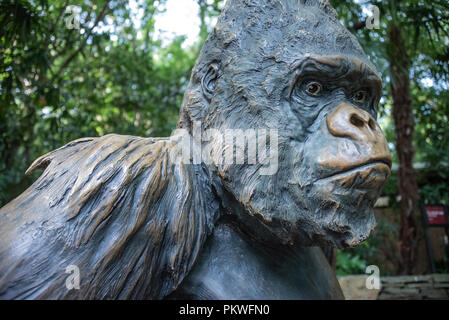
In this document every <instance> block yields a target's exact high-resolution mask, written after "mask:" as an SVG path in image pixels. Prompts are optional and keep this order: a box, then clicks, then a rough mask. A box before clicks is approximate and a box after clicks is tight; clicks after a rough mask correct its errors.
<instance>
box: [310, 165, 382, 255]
mask: <svg viewBox="0 0 449 320" xmlns="http://www.w3.org/2000/svg"><path fill="white" fill-rule="evenodd" d="M390 166H391V160H390V161H385V162H380V161H376V162H373V163H367V164H364V165H362V166H358V167H356V168H351V169H348V170H346V171H343V172H339V173H336V174H334V175H331V176H328V177H325V178H321V179H319V180H317V181H316V182H315V183H314V184H313V186H312V194H313V200H312V201H313V202H315V203H317V202H318V203H321V205H320V206H319V208H318V210H319V211H320V214H319V215H317V216H318V218H319V219H317V221H316V222H317V223H318V224H319V225H320V227H321V231H322V232H320V233H318V234H315V235H313V236H312V237H316V239H315V241H316V242H320V243H323V244H327V245H329V244H331V245H334V246H336V247H338V248H346V247H354V246H356V245H358V244H360V243H361V242H363V241H364V240H365V239H367V238H368V236H369V235H370V233H371V231H372V230H374V228H375V226H376V220H375V217H374V210H373V207H374V204H375V202H376V200H377V198H378V197H379V195H380V192H381V189H382V186H383V185H384V183H385V182H386V181H387V180H388V178H389V176H390Z"/></svg>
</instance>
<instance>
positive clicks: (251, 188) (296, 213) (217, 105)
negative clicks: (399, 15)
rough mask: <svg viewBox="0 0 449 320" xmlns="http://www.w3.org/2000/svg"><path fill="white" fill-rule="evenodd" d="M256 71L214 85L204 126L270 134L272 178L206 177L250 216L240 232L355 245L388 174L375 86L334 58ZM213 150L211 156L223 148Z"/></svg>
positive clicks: (360, 66) (365, 67)
mask: <svg viewBox="0 0 449 320" xmlns="http://www.w3.org/2000/svg"><path fill="white" fill-rule="evenodd" d="M262 70H263V71H260V70H255V71H249V72H253V74H251V73H249V74H248V73H247V74H246V75H245V76H242V75H241V73H235V72H229V71H228V72H225V73H224V74H226V73H227V74H231V76H225V75H223V76H222V77H220V79H219V80H218V81H217V82H216V83H215V84H214V89H215V90H214V96H213V98H212V100H211V106H212V108H211V109H212V110H214V111H213V113H210V114H209V115H208V116H207V117H206V120H207V121H206V123H205V125H206V128H207V127H208V128H214V127H215V128H217V127H218V128H233V129H242V130H247V129H258V128H265V129H276V130H277V135H278V137H277V138H278V144H279V145H278V154H277V160H278V170H277V171H276V172H275V173H274V174H272V175H263V174H261V169H262V168H263V167H264V166H263V165H262V164H261V163H256V164H254V165H250V164H248V163H245V164H242V165H238V164H234V165H225V164H218V165H216V166H213V169H212V170H213V171H215V172H216V174H217V175H218V176H219V177H220V178H221V181H222V184H223V186H224V187H225V188H226V189H227V190H228V191H229V192H230V193H231V194H232V195H233V196H234V197H235V198H236V199H237V200H238V201H239V202H240V204H241V205H242V207H243V208H244V209H245V211H246V212H247V213H248V214H249V215H250V216H252V218H251V219H249V220H247V219H243V220H245V221H246V222H245V225H246V226H245V227H246V228H247V229H248V230H249V232H251V229H254V230H256V228H259V227H260V225H263V226H264V227H266V228H268V229H269V231H270V232H271V233H273V234H274V235H276V236H277V237H279V239H281V240H282V241H284V242H289V243H300V244H303V245H322V244H333V245H336V246H338V247H348V246H355V245H357V244H359V243H360V242H361V241H363V240H365V239H366V238H367V237H368V235H369V234H370V232H371V230H372V229H373V228H374V226H375V218H374V214H373V206H374V203H375V201H376V199H377V197H378V196H379V193H380V191H381V188H382V186H383V184H384V183H385V182H386V180H387V179H388V176H389V174H390V167H391V156H390V153H389V150H388V146H387V142H386V140H385V137H384V135H383V133H382V131H381V129H380V127H379V126H378V124H377V122H376V120H375V119H376V113H377V104H378V101H379V98H380V92H381V80H380V79H379V77H378V76H377V74H376V73H375V71H374V70H373V69H372V68H371V67H370V66H369V64H368V63H365V62H363V61H361V60H360V59H359V58H356V57H348V56H339V55H305V56H302V57H300V58H299V59H296V60H295V62H294V63H292V64H290V65H288V64H285V63H284V64H282V63H275V64H273V65H271V67H269V68H262ZM239 77H242V79H244V78H245V77H247V82H246V83H245V82H244V81H242V80H239ZM270 83H275V84H276V85H273V86H270ZM235 92H239V95H240V98H239V99H237V96H239V95H236V94H235ZM230 96H232V99H231V98H230ZM223 101H227V102H228V103H229V102H230V101H232V105H225V104H223ZM208 143H209V144H210V143H211V144H218V142H217V141H214V139H211V141H210V142H208ZM249 143H251V141H249V139H246V146H248V145H249ZM226 148H233V146H225V149H226ZM214 152H215V153H220V154H215V155H213V156H214V157H220V156H222V152H223V149H220V148H218V149H216V150H215V151H214V149H213V148H212V153H214ZM258 156H259V154H258ZM248 221H250V222H249V223H248ZM255 232H256V231H255Z"/></svg>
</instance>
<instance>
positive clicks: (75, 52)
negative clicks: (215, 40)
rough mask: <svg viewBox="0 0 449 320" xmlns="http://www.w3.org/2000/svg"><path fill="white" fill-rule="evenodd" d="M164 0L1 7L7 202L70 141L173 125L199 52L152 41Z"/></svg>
mask: <svg viewBox="0 0 449 320" xmlns="http://www.w3.org/2000/svg"><path fill="white" fill-rule="evenodd" d="M163 2H164V1H153V0H140V1H137V4H138V8H137V9H134V8H132V7H130V4H129V2H127V1H109V0H99V1H95V2H93V1H89V0H85V1H70V3H69V2H67V1H62V0H55V1H51V2H50V1H46V0H41V1H25V0H19V1H16V0H4V1H2V2H1V3H0V153H1V158H0V206H2V205H3V204H5V203H6V202H8V201H9V200H11V198H12V197H14V196H16V195H17V194H19V193H20V192H22V191H23V190H24V189H25V188H26V187H27V186H28V185H29V184H30V183H31V182H32V181H33V180H34V179H35V178H36V176H37V175H38V173H37V174H36V175H34V176H32V177H25V176H24V171H25V170H26V168H27V167H28V166H29V165H30V164H31V162H32V161H33V160H34V159H35V158H37V157H38V156H40V155H42V154H44V153H46V152H48V151H50V150H52V149H55V148H58V147H60V146H61V145H63V144H65V143H67V142H69V141H71V140H74V139H77V138H80V137H83V136H99V135H104V134H108V133H112V132H115V133H119V134H131V135H140V136H167V135H169V134H170V133H171V131H172V130H173V129H174V128H175V126H176V123H177V120H178V112H179V107H180V105H181V102H182V96H183V93H184V90H185V88H186V86H187V84H188V81H189V78H190V71H191V69H192V67H193V64H194V62H195V58H196V55H197V53H198V46H194V47H193V48H187V49H185V48H183V46H182V45H183V41H184V38H182V37H179V38H176V39H174V40H173V42H172V43H170V44H169V45H167V46H165V47H163V46H162V44H161V42H160V41H156V40H153V38H154V37H153V35H154V22H155V17H156V16H157V14H158V13H159V8H161V3H162V4H163ZM69 4H70V5H75V6H79V7H80V8H81V12H80V16H79V22H80V25H79V29H76V28H69V27H68V22H69V23H70V22H72V23H73V22H74V20H73V17H74V16H73V13H70V12H66V9H67V6H68V5H69ZM136 10H137V11H136ZM138 13H140V17H141V18H137V14H138ZM210 14H211V15H215V14H216V13H214V12H210ZM204 15H205V17H208V16H209V11H207V10H206V11H205V12H204ZM136 21H138V25H136Z"/></svg>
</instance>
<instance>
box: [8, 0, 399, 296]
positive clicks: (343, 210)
mask: <svg viewBox="0 0 449 320" xmlns="http://www.w3.org/2000/svg"><path fill="white" fill-rule="evenodd" d="M380 93H381V81H380V79H379V77H378V75H377V74H376V71H375V70H374V67H373V66H372V64H371V63H370V62H369V60H368V58H367V57H366V55H365V54H364V52H363V50H362V49H361V47H360V45H359V44H358V43H357V41H356V39H355V38H354V37H353V36H352V35H351V34H350V33H349V32H348V31H347V30H346V29H345V28H344V27H343V26H342V25H341V24H340V23H339V22H338V20H337V16H336V13H335V11H334V9H333V8H332V7H331V6H330V5H329V3H328V2H327V1H324V0H323V1H319V0H315V1H300V0H271V1H270V0H228V1H227V3H226V6H225V8H224V10H223V12H222V14H221V16H220V17H219V19H218V23H217V25H216V27H215V29H214V30H213V32H212V33H211V34H210V36H209V38H208V40H207V41H206V43H205V45H204V47H203V49H202V51H201V54H200V57H199V58H198V60H197V63H196V65H195V67H194V69H193V71H192V77H191V80H190V84H189V87H188V88H187V90H186V93H185V97H184V102H183V105H182V107H181V112H180V120H179V123H178V129H179V131H177V133H176V134H173V136H172V137H169V138H159V139H155V138H140V137H132V136H120V135H107V136H104V137H99V138H83V139H79V140H76V141H73V142H70V143H68V144H67V145H65V146H63V147H62V148H59V149H57V150H55V151H52V152H50V153H48V154H46V155H44V156H42V157H40V158H39V159H37V160H36V161H35V162H34V163H33V164H32V165H31V167H30V168H29V169H28V171H27V173H29V172H32V171H33V170H36V169H42V170H44V171H43V173H42V175H41V176H40V177H39V179H38V180H37V181H36V182H35V183H34V184H33V185H32V186H31V187H30V188H28V190H26V191H25V192H24V193H23V194H21V195H20V196H19V197H17V198H16V199H14V200H13V201H11V202H10V203H9V204H7V205H6V206H5V207H3V208H2V209H1V210H0V298H3V299H25V298H27V299H94V298H95V299H130V298H138V299H157V298H159V299H160V298H171V299H179V298H198V299H201V298H214V299H240V298H244V299H315V298H317V299H328V298H342V294H341V291H340V288H339V286H338V283H337V281H336V279H335V276H334V275H333V273H332V271H331V269H330V267H329V265H328V263H327V262H326V259H325V258H324V255H323V254H322V252H321V250H320V249H319V248H318V247H314V246H328V245H335V246H338V247H348V246H354V245H357V244H359V243H360V242H361V241H363V240H365V239H366V238H367V237H368V235H369V233H370V232H371V231H372V229H373V228H374V226H375V218H374V215H373V209H372V208H373V205H374V202H375V201H376V199H377V197H378V195H379V193H380V190H381V187H382V185H383V184H384V183H385V181H386V179H387V178H388V176H389V173H390V166H391V158H390V154H389V151H388V147H387V143H386V140H385V138H384V135H383V134H382V131H381V129H380V128H379V126H378V124H377V123H376V120H375V119H376V113H377V104H378V101H379V98H380ZM198 124H200V125H199V126H198ZM210 129H215V130H225V129H234V130H236V129H241V130H242V131H232V132H234V134H235V133H236V132H237V134H235V139H236V141H237V139H238V138H242V139H243V141H244V142H245V144H244V145H243V147H244V146H245V145H247V146H248V149H249V148H250V145H252V144H254V141H255V136H254V135H251V134H244V135H241V133H242V132H247V131H245V130H248V129H254V130H256V131H257V130H259V131H257V132H258V137H259V135H260V132H261V131H260V129H264V130H270V132H272V131H271V130H272V129H275V131H274V133H275V135H273V136H272V135H270V139H269V143H268V140H266V141H265V140H262V142H260V140H257V143H258V149H257V150H258V155H257V159H252V158H251V157H250V156H249V155H248V156H245V158H244V160H245V161H243V162H238V161H236V163H235V164H233V163H228V162H226V161H220V159H222V158H223V154H224V153H225V152H227V151H226V150H229V149H230V150H231V154H233V153H234V150H233V149H234V145H233V144H232V142H233V141H234V138H232V139H231V140H225V141H227V142H225V143H224V144H221V143H220V141H223V140H218V137H219V135H213V134H210V135H207V133H208V132H209V133H211V132H212V131H210ZM267 132H268V131H267ZM180 133H183V134H180ZM198 133H199V134H200V135H203V136H206V137H207V139H200V140H198V139H196V138H195V136H197V134H198ZM186 136H187V137H193V140H194V141H195V143H194V147H192V153H190V152H189V151H186V150H187V149H185V148H184V147H185V144H182V143H180V140H182V139H184V138H185V137H186ZM195 139H196V140H195ZM229 141H232V142H231V144H229ZM274 142H277V144H276V148H275V147H274V144H272V143H274ZM267 144H269V148H268V151H270V156H271V155H275V156H276V157H275V158H270V159H271V160H272V161H273V162H271V163H270V164H269V165H270V166H271V165H272V164H275V165H274V166H272V167H271V168H268V169H267V163H266V162H265V163H263V161H257V160H258V159H262V158H261V156H262V154H261V151H260V150H261V148H260V147H265V146H266V145H267ZM222 146H224V147H222ZM240 146H241V145H240ZM198 147H199V148H200V149H201V150H206V152H205V156H204V158H203V160H205V159H212V160H213V161H212V160H211V161H209V160H208V161H195V158H198V153H197V152H196V151H195V150H196V149H195V148H198ZM262 150H265V149H264V148H262ZM238 151H239V148H238V147H236V150H235V154H236V155H237V152H238ZM276 151H277V153H276ZM248 152H249V151H248ZM248 154H249V153H248ZM186 159H187V161H186ZM254 160H256V161H254ZM273 168H274V170H272V169H273ZM68 266H76V267H77V268H79V276H80V278H79V279H80V283H79V284H80V285H79V289H76V288H70V290H69V288H68V287H67V286H66V281H67V277H68V276H69V274H67V273H66V268H67V267H68Z"/></svg>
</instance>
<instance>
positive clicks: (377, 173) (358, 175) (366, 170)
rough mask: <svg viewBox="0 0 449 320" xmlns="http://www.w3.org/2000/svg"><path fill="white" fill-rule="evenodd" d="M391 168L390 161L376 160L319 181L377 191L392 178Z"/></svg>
mask: <svg viewBox="0 0 449 320" xmlns="http://www.w3.org/2000/svg"><path fill="white" fill-rule="evenodd" d="M390 167H391V160H390V159H385V160H384V159H381V160H374V161H371V162H367V163H364V164H362V165H358V166H354V167H350V168H347V169H345V170H343V171H339V172H337V173H334V174H332V175H330V176H327V177H325V178H321V179H319V180H332V181H333V182H334V183H335V184H337V185H339V186H341V187H343V188H357V189H374V190H377V189H378V188H379V187H381V186H382V185H383V184H384V183H385V181H386V180H387V179H388V177H389V176H390Z"/></svg>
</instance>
